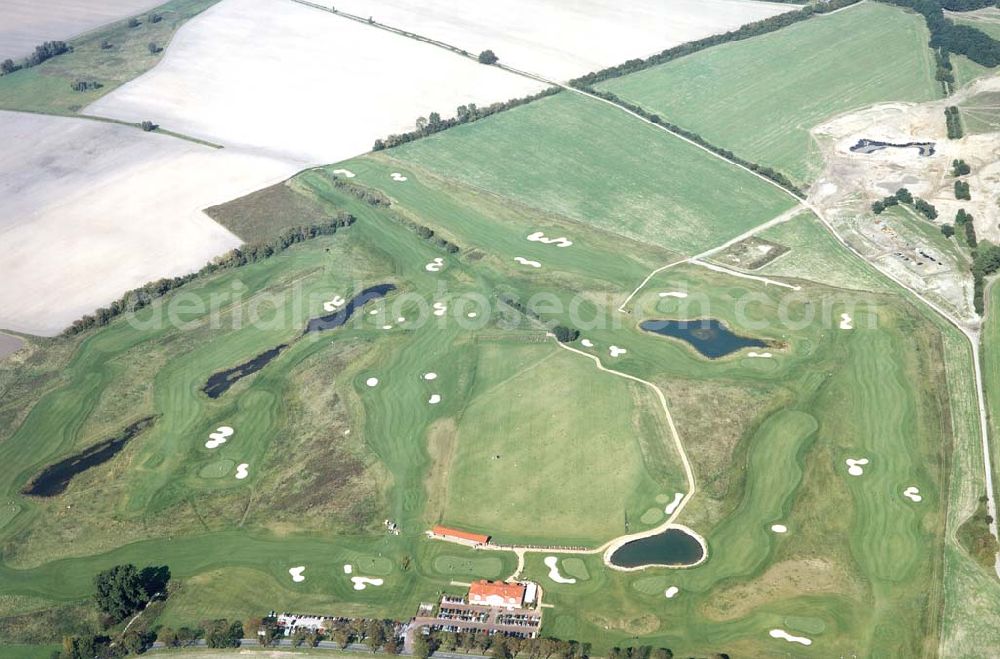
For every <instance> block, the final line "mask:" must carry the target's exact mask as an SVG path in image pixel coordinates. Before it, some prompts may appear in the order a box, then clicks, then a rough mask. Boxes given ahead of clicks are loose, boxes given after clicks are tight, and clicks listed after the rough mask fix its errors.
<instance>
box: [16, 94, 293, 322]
mask: <svg viewBox="0 0 1000 659" xmlns="http://www.w3.org/2000/svg"><path fill="white" fill-rule="evenodd" d="M0 142H2V143H3V144H6V145H7V147H6V148H5V150H4V152H3V155H2V156H0V180H2V184H0V218H3V219H2V220H0V236H2V241H3V243H4V251H3V253H2V255H0V279H2V281H3V282H4V286H3V287H2V289H0V327H4V328H7V329H12V330H15V331H20V332H25V333H29V334H40V335H53V334H56V333H58V332H59V331H60V330H62V329H63V328H64V327H66V326H67V325H68V324H69V323H71V322H72V321H73V320H75V319H77V318H79V317H80V316H82V315H84V314H87V313H90V312H92V311H93V310H94V309H96V308H97V307H99V306H101V305H104V304H107V303H109V302H110V301H112V300H114V299H116V298H118V297H120V296H121V295H122V293H124V292H125V291H126V290H128V289H130V288H134V287H136V286H140V285H142V284H144V283H146V282H147V281H150V280H154V279H158V278H160V277H164V276H174V275H179V274H182V273H186V272H190V271H192V270H195V269H197V268H199V267H201V266H202V265H204V264H205V263H206V262H207V261H209V260H210V259H212V258H213V257H214V256H216V255H218V254H220V253H222V252H224V251H226V250H227V249H231V248H233V247H236V246H237V245H238V244H239V242H240V241H239V239H238V238H237V237H236V236H234V235H233V234H232V233H230V232H229V231H227V230H225V229H224V228H223V227H221V226H219V225H218V224H216V223H215V222H213V221H212V220H211V219H210V218H208V217H207V216H206V215H205V214H204V213H202V212H201V209H203V208H205V207H207V206H210V205H212V204H213V203H219V202H222V201H225V200H228V199H231V198H233V197H235V196H239V195H240V194H243V193H246V192H248V191H250V190H253V189H256V188H259V187H261V185H266V184H267V183H271V182H273V181H275V180H280V179H282V178H284V177H285V176H288V175H289V174H290V173H291V171H290V168H289V167H288V166H287V165H285V164H283V163H280V162H276V161H272V160H268V159H264V158H259V157H256V156H250V155H242V154H239V153H233V152H229V151H219V150H215V149H211V148H209V147H205V146H201V145H198V144H193V143H189V142H184V141H181V140H178V139H175V138H171V137H167V136H163V135H155V134H147V133H143V132H141V131H138V130H136V129H133V128H129V127H126V126H118V125H114V124H108V123H101V122H94V121H87V120H82V119H71V118H63V117H48V116H42V115H33V114H19V113H13V112H0Z"/></svg>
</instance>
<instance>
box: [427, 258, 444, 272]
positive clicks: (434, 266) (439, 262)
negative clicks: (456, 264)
mask: <svg viewBox="0 0 1000 659" xmlns="http://www.w3.org/2000/svg"><path fill="white" fill-rule="evenodd" d="M443 267H444V259H443V258H441V257H440V256H439V257H437V258H436V259H434V260H433V261H431V262H430V263H428V264H427V265H425V266H424V270H426V271H427V272H441V268H443Z"/></svg>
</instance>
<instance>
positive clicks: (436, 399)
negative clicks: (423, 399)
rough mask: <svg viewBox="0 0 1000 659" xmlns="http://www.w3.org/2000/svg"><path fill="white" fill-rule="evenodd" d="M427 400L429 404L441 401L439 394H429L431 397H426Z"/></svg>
mask: <svg viewBox="0 0 1000 659" xmlns="http://www.w3.org/2000/svg"><path fill="white" fill-rule="evenodd" d="M427 402H428V403H430V404H431V405H437V404H438V403H440V402H441V394H431V397H430V398H428V399H427Z"/></svg>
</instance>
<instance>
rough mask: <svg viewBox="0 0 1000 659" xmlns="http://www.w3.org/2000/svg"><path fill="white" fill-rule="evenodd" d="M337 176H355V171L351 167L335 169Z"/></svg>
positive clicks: (334, 172)
mask: <svg viewBox="0 0 1000 659" xmlns="http://www.w3.org/2000/svg"><path fill="white" fill-rule="evenodd" d="M333 174H334V175H335V176H343V177H345V178H354V172H352V171H351V170H349V169H335V170H333Z"/></svg>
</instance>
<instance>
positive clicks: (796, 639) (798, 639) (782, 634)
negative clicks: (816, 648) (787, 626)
mask: <svg viewBox="0 0 1000 659" xmlns="http://www.w3.org/2000/svg"><path fill="white" fill-rule="evenodd" d="M768 633H770V634H771V638H783V639H785V640H786V641H788V642H789V643H801V644H802V645H812V639H808V638H806V637H805V636H792V635H791V634H789V633H788V632H786V631H785V630H784V629H772V630H771V631H770V632H768Z"/></svg>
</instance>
